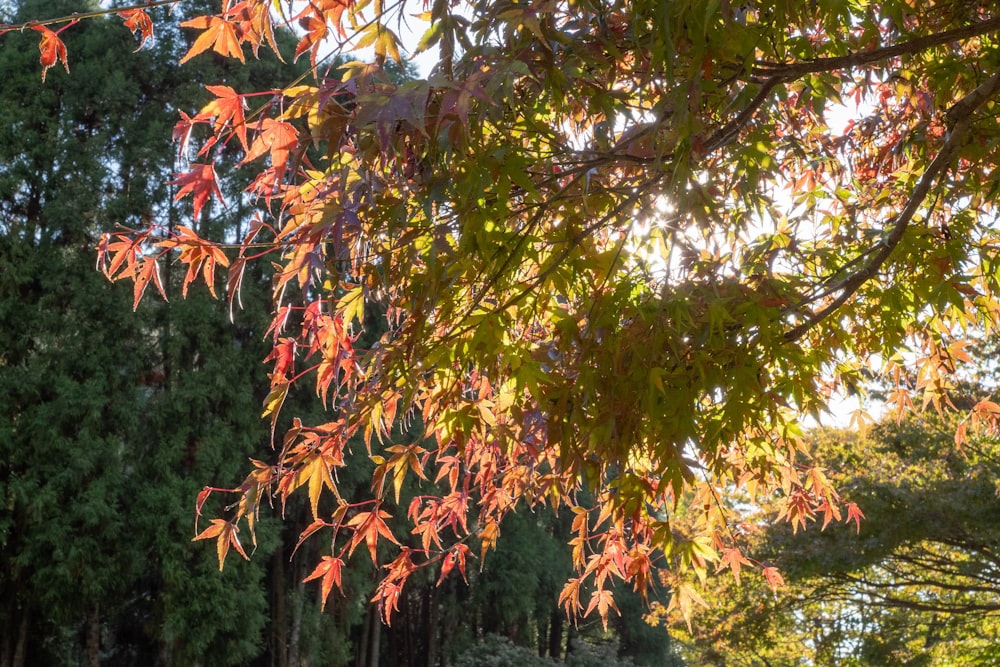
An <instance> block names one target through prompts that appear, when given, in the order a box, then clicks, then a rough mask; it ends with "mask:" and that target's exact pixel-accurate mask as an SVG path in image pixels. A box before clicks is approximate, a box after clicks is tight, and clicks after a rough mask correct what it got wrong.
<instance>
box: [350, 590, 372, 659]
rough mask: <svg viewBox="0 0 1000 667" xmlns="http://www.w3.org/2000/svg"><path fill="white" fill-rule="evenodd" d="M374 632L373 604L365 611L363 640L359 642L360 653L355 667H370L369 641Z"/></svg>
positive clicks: (362, 631)
mask: <svg viewBox="0 0 1000 667" xmlns="http://www.w3.org/2000/svg"><path fill="white" fill-rule="evenodd" d="M371 633H372V605H371V604H369V605H368V609H367V610H366V611H365V620H364V623H362V625H361V641H359V642H358V654H357V657H356V660H355V661H354V667H368V643H369V642H370V641H371Z"/></svg>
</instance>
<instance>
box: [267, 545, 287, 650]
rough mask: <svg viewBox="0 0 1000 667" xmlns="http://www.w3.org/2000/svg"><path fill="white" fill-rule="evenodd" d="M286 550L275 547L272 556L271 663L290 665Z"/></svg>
mask: <svg viewBox="0 0 1000 667" xmlns="http://www.w3.org/2000/svg"><path fill="white" fill-rule="evenodd" d="M285 585H286V584H285V550H284V549H280V548H279V549H275V551H274V556H273V557H272V558H271V595H272V596H273V597H272V600H273V604H274V616H273V618H272V619H271V642H272V646H273V648H272V650H271V665H272V667H288V606H287V596H286V595H285Z"/></svg>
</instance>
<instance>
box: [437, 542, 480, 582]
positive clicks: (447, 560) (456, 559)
mask: <svg viewBox="0 0 1000 667" xmlns="http://www.w3.org/2000/svg"><path fill="white" fill-rule="evenodd" d="M471 553H472V550H471V549H469V547H467V546H466V545H465V544H456V545H455V546H454V547H452V548H451V549H449V550H448V553H447V554H445V556H444V559H443V560H442V561H441V575H440V576H439V577H438V585H439V586H440V585H441V582H442V581H444V578H445V577H447V576H448V573H450V572H451V571H452V570H453V569H454V568H455V566H456V565H458V571H459V572H460V573H461V574H462V579H463V580H464V581H465V582H466V583H468V582H469V580H468V579H467V578H466V576H465V559H466V558H467V557H468V556H469V555H470V554H471Z"/></svg>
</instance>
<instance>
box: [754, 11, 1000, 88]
mask: <svg viewBox="0 0 1000 667" xmlns="http://www.w3.org/2000/svg"><path fill="white" fill-rule="evenodd" d="M994 30H1000V16H997V17H995V18H992V19H987V20H986V21H980V22H979V23H973V24H971V25H967V26H965V27H964V28H956V29H954V30H946V31H945V32H939V33H936V34H933V35H924V36H923V37H916V38H914V39H911V40H909V41H906V42H900V43H899V44H893V45H892V46H884V47H882V48H878V49H871V50H868V51H857V52H855V53H849V54H847V55H846V56H837V57H835V58H816V59H815V60H807V61H804V62H799V63H774V62H767V61H758V62H757V64H756V67H754V68H753V70H752V73H753V74H754V75H756V76H764V77H775V76H780V77H792V78H796V77H800V76H802V75H804V74H817V73H819V72H832V71H834V70H841V69H853V68H856V67H861V66H862V65H868V64H871V63H874V62H878V61H880V60H886V59H888V58H895V57H896V56H903V55H912V54H915V53H919V52H921V51H924V50H926V49H929V48H932V47H935V46H943V45H945V44H951V43H952V42H959V41H962V40H963V39H969V38H971V37H978V36H979V35H985V34H987V33H990V32H993V31H994Z"/></svg>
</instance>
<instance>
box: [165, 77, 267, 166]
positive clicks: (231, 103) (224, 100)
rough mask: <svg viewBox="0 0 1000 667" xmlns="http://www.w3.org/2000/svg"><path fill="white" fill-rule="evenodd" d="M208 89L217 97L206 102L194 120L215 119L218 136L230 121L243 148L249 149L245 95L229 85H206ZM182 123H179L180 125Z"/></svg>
mask: <svg viewBox="0 0 1000 667" xmlns="http://www.w3.org/2000/svg"><path fill="white" fill-rule="evenodd" d="M205 87H206V88H208V91H209V92H210V93H212V94H213V95H215V97H216V99H214V100H212V101H211V102H209V103H208V104H206V105H205V106H204V107H203V108H202V110H201V111H199V112H198V115H196V116H195V117H194V122H198V121H200V120H211V119H212V118H214V119H215V124H214V127H215V134H216V136H218V134H219V132H221V131H222V129H223V128H224V127H225V126H226V124H227V123H228V124H229V125H230V127H232V129H233V131H234V132H235V133H236V136H237V137H239V139H240V143H241V144H243V150H244V151H248V150H249V148H248V144H247V124H246V119H245V118H244V116H243V110H244V109H245V108H246V105H245V104H244V102H243V96H242V95H239V94H237V92H236V91H235V90H233V89H232V88H230V87H229V86H205ZM179 124H180V123H178V125H179Z"/></svg>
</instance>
